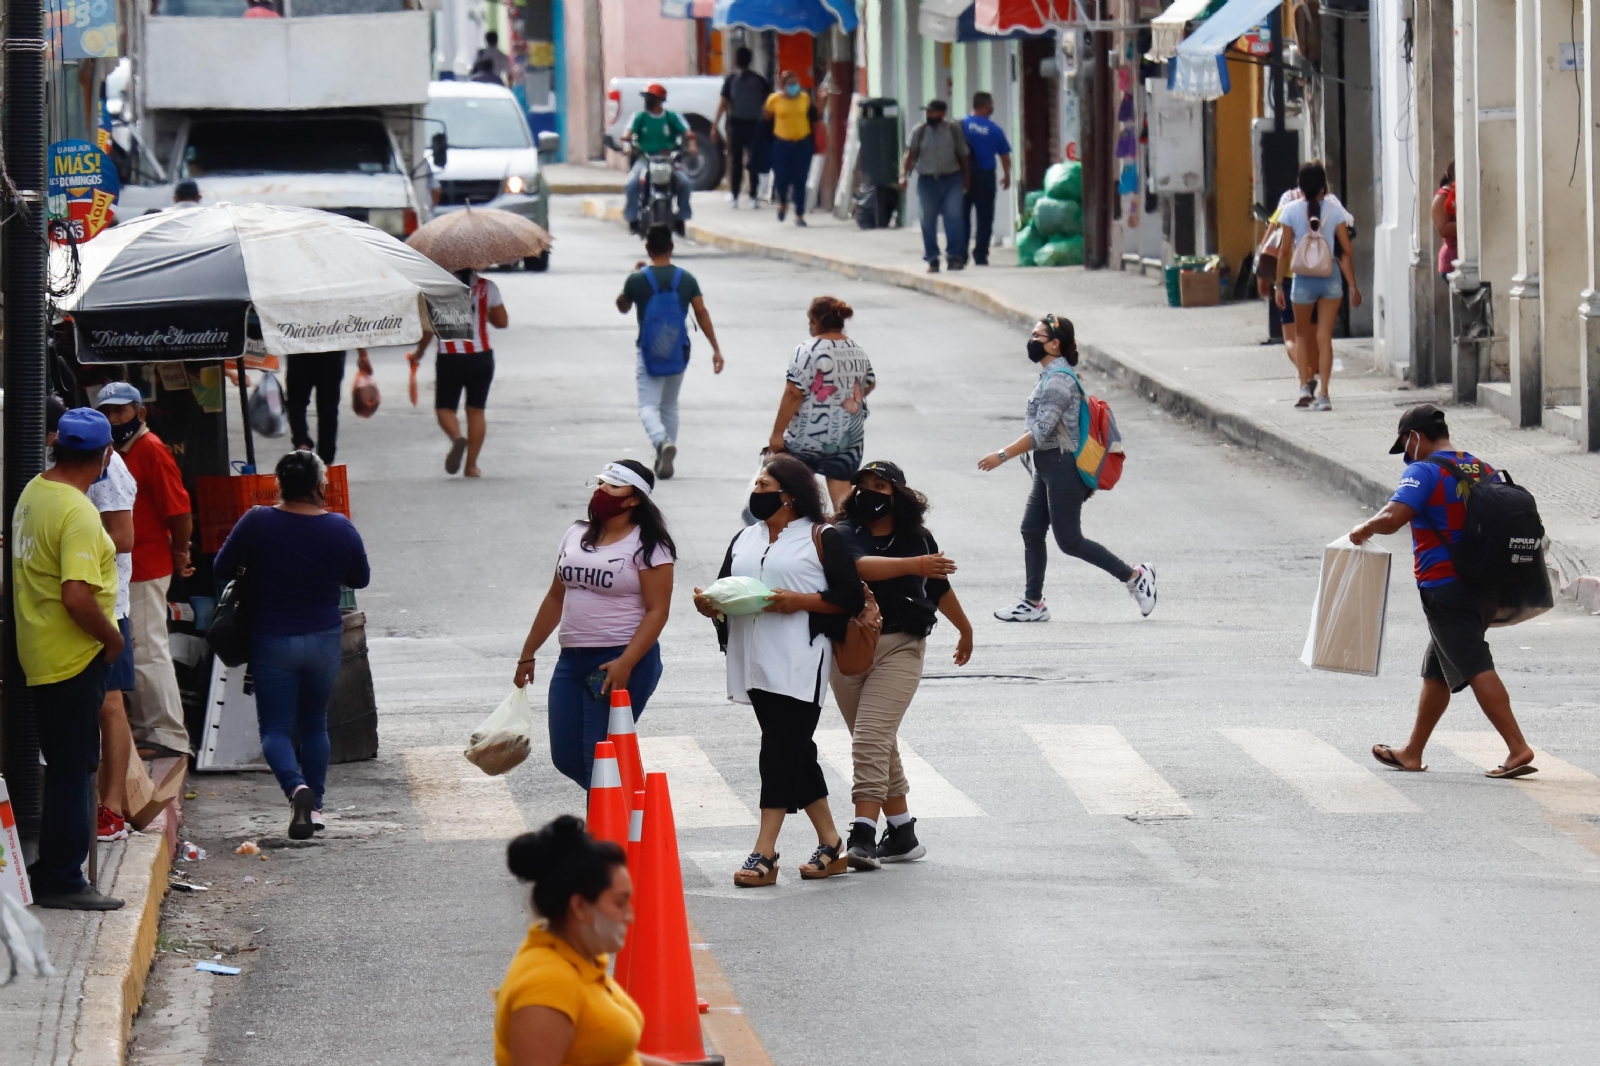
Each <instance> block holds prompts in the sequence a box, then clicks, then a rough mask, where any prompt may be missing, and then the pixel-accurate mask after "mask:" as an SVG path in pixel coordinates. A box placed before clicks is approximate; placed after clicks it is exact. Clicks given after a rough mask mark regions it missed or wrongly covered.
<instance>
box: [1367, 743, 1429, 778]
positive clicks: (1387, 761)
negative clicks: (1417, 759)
mask: <svg viewBox="0 0 1600 1066" xmlns="http://www.w3.org/2000/svg"><path fill="white" fill-rule="evenodd" d="M1372 757H1373V758H1374V759H1377V760H1378V761H1379V762H1381V763H1383V765H1385V766H1387V767H1388V768H1389V769H1391V770H1404V771H1405V772H1406V773H1408V774H1420V773H1422V772H1423V771H1424V770H1426V769H1427V766H1421V767H1418V768H1417V769H1415V770H1413V769H1412V768H1411V767H1409V766H1406V765H1404V764H1402V763H1401V762H1400V760H1399V759H1397V758H1395V754H1394V749H1393V748H1391V747H1390V746H1389V745H1387V744H1374V745H1373V746H1372Z"/></svg>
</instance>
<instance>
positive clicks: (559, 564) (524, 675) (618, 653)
mask: <svg viewBox="0 0 1600 1066" xmlns="http://www.w3.org/2000/svg"><path fill="white" fill-rule="evenodd" d="M594 482H595V490H594V495H592V496H591V497H590V498H589V515H588V518H587V519H586V520H585V521H582V522H574V523H573V524H572V527H571V528H570V529H568V530H567V532H566V535H565V536H564V537H562V538H561V549H560V552H559V554H558V555H557V556H556V572H555V577H554V578H553V579H552V580H551V582H550V591H549V592H546V593H545V596H544V602H543V603H541V604H540V605H539V613H538V614H537V615H535V616H534V619H533V627H532V628H531V629H529V630H528V639H527V640H525V641H524V642H523V644H522V656H521V658H520V659H519V661H518V662H517V669H516V671H515V673H514V674H513V676H512V683H513V684H515V685H516V686H517V687H518V688H521V687H523V686H524V685H526V684H527V683H528V682H529V681H532V680H533V667H534V656H535V655H536V653H537V652H538V651H539V649H540V647H542V646H543V645H544V642H545V641H546V640H549V639H550V634H551V633H553V632H555V629H556V627H557V626H558V625H559V626H560V627H561V657H560V658H559V659H557V660H556V668H555V670H554V671H552V672H551V674H550V702H549V708H550V761H551V762H553V763H555V767H556V769H557V770H560V771H561V772H562V773H563V774H566V775H567V776H568V777H570V778H571V779H572V780H573V781H575V782H577V783H578V785H579V786H581V787H583V788H588V787H589V774H590V771H591V770H592V769H593V767H594V746H595V745H596V744H598V743H599V742H600V741H602V740H604V739H606V731H607V727H608V726H609V725H610V723H611V699H610V693H611V690H612V689H627V690H628V696H629V699H630V702H632V704H633V717H634V719H635V720H637V719H638V717H639V716H640V715H641V714H643V713H644V707H645V704H647V703H649V702H650V696H651V694H652V693H653V692H655V690H656V684H657V683H658V682H659V681H660V680H661V646H660V645H659V644H658V643H657V642H656V641H657V639H658V638H659V637H660V636H661V630H662V629H663V628H664V627H665V626H666V624H667V614H668V611H669V609H670V608H671V606H672V566H673V562H674V561H675V560H676V558H677V554H678V549H677V546H676V545H674V544H673V543H672V535H671V534H670V533H668V532H667V520H666V519H665V518H663V517H662V516H661V512H660V510H658V509H657V508H656V505H655V503H654V502H653V501H652V500H651V498H650V497H651V494H652V493H653V492H654V491H655V487H656V476H655V474H654V473H653V472H652V471H651V470H650V468H649V467H647V466H645V465H644V464H643V463H641V462H638V461H636V460H634V459H623V460H621V461H620V462H615V463H607V464H606V468H605V469H604V470H602V471H600V473H599V474H598V475H597V476H596V477H595V478H594Z"/></svg>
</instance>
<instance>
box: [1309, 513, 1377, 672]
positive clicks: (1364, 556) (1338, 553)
mask: <svg viewBox="0 0 1600 1066" xmlns="http://www.w3.org/2000/svg"><path fill="white" fill-rule="evenodd" d="M1390 560H1391V557H1390V555H1389V553H1388V552H1386V551H1384V550H1382V549H1381V548H1376V547H1373V546H1372V544H1371V542H1370V541H1369V542H1368V543H1367V544H1364V545H1362V546H1360V547H1357V546H1355V545H1353V544H1351V543H1350V540H1349V538H1348V537H1341V538H1339V539H1338V540H1336V541H1334V542H1333V543H1332V544H1330V545H1328V546H1327V547H1326V548H1324V549H1323V551H1322V575H1321V577H1320V578H1319V579H1318V582H1317V602H1316V604H1315V606H1314V607H1313V608H1312V612H1311V631H1310V632H1309V633H1308V634H1307V635H1306V646H1305V651H1304V652H1303V653H1302V654H1301V657H1300V659H1301V661H1302V662H1304V663H1305V664H1306V665H1307V666H1310V667H1312V668H1313V669H1316V670H1333V671H1335V672H1337V673H1342V674H1364V675H1366V676H1368V677H1376V676H1377V675H1378V668H1379V666H1380V664H1381V663H1382V661H1383V632H1384V627H1385V625H1386V623H1387V620H1388V614H1389V564H1390Z"/></svg>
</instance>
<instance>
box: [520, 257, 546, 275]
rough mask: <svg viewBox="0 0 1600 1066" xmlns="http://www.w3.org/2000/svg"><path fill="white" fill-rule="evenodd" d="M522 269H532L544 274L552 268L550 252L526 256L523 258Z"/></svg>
mask: <svg viewBox="0 0 1600 1066" xmlns="http://www.w3.org/2000/svg"><path fill="white" fill-rule="evenodd" d="M522 269H523V270H531V271H533V272H534V273H536V274H543V273H544V272H545V271H546V270H549V269H550V253H549V252H540V253H539V254H538V255H530V256H528V257H526V258H525V259H523V260H522Z"/></svg>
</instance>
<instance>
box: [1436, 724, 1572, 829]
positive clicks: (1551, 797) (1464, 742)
mask: <svg viewBox="0 0 1600 1066" xmlns="http://www.w3.org/2000/svg"><path fill="white" fill-rule="evenodd" d="M1433 739H1434V740H1436V741H1437V742H1438V743H1440V744H1443V745H1444V746H1445V747H1447V748H1449V749H1450V750H1451V751H1453V752H1455V753H1456V754H1457V755H1459V756H1460V757H1461V758H1463V759H1465V760H1466V761H1467V762H1470V763H1473V764H1474V765H1477V766H1481V767H1483V768H1484V769H1485V770H1492V769H1494V768H1495V767H1496V766H1499V765H1500V761H1501V760H1502V759H1504V758H1505V757H1506V743H1505V741H1503V740H1501V739H1500V734H1499V733H1496V732H1494V731H1493V730H1483V731H1477V730H1474V731H1470V732H1468V731H1462V732H1451V731H1442V732H1438V733H1435V734H1434V735H1433ZM1533 765H1535V766H1537V767H1538V768H1539V772H1538V773H1536V774H1533V775H1531V776H1529V777H1518V778H1513V779H1512V781H1511V784H1513V785H1516V786H1517V787H1518V788H1520V789H1522V790H1523V791H1524V792H1526V793H1527V794H1528V795H1529V796H1531V797H1532V798H1533V799H1535V800H1537V801H1538V803H1539V805H1540V806H1542V807H1544V809H1545V810H1547V811H1550V812H1551V813H1552V814H1600V777H1596V776H1595V775H1594V774H1591V773H1590V772H1589V771H1587V770H1585V769H1583V768H1582V767H1581V766H1574V765H1572V764H1571V763H1569V762H1566V761H1565V760H1562V759H1558V758H1556V757H1555V756H1554V755H1551V754H1550V753H1549V752H1545V751H1540V750H1539V749H1538V748H1534V749H1533Z"/></svg>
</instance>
